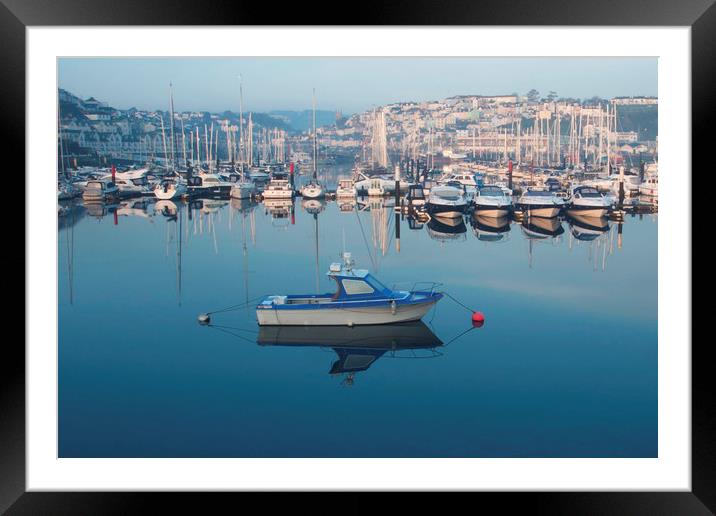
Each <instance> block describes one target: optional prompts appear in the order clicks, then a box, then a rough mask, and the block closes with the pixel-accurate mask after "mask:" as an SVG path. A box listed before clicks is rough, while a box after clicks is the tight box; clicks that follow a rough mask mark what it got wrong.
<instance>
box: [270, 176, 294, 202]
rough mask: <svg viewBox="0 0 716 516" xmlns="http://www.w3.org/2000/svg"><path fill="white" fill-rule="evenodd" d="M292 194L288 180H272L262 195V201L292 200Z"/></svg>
mask: <svg viewBox="0 0 716 516" xmlns="http://www.w3.org/2000/svg"><path fill="white" fill-rule="evenodd" d="M293 194H294V192H293V187H292V186H291V183H289V181H288V179H272V180H271V181H269V183H268V184H267V185H266V188H265V189H264V191H263V193H262V195H263V198H264V199H293Z"/></svg>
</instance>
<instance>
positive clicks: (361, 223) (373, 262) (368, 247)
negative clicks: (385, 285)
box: [355, 210, 377, 269]
mask: <svg viewBox="0 0 716 516" xmlns="http://www.w3.org/2000/svg"><path fill="white" fill-rule="evenodd" d="M355 214H356V218H357V219H358V225H359V226H360V232H361V234H362V235H363V242H365V248H366V250H367V251H368V257H369V258H370V262H371V263H372V264H373V268H374V269H376V268H377V267H376V265H375V260H374V259H373V254H372V253H371V252H370V246H369V245H368V239H367V238H366V237H365V231H363V222H361V220H360V216H359V215H358V210H356V211H355Z"/></svg>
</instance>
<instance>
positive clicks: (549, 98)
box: [547, 91, 557, 102]
mask: <svg viewBox="0 0 716 516" xmlns="http://www.w3.org/2000/svg"><path fill="white" fill-rule="evenodd" d="M556 98H557V92H556V91H550V92H549V95H547V102H552V101H553V100H554V99H556Z"/></svg>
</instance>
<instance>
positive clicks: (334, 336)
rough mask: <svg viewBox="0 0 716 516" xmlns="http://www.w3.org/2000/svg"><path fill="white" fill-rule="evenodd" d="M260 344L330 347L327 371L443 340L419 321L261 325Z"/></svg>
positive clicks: (356, 368)
mask: <svg viewBox="0 0 716 516" xmlns="http://www.w3.org/2000/svg"><path fill="white" fill-rule="evenodd" d="M257 343H258V344H259V345H261V346H288V347H320V348H332V349H333V350H334V351H335V352H336V353H337V354H338V360H337V361H335V362H334V363H333V364H332V366H331V369H330V371H329V373H330V374H341V373H349V374H350V373H356V372H360V371H365V370H367V369H368V368H369V367H370V366H371V365H372V364H373V363H374V362H375V361H376V360H377V359H379V358H380V357H382V356H383V355H385V354H386V353H388V354H389V356H390V355H393V354H398V353H400V352H401V351H411V352H412V351H415V350H421V349H423V350H433V349H435V348H438V347H440V346H442V345H443V342H442V341H441V340H440V339H439V338H438V337H437V336H436V335H435V334H434V333H433V332H432V331H430V328H428V327H427V326H426V325H425V324H424V323H423V322H422V321H417V322H409V323H401V324H390V325H378V326H357V327H353V328H349V327H347V326H322V327H321V326H319V327H316V326H311V327H306V326H261V328H260V330H259V335H258V339H257Z"/></svg>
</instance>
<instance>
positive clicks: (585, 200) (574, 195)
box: [567, 185, 613, 217]
mask: <svg viewBox="0 0 716 516" xmlns="http://www.w3.org/2000/svg"><path fill="white" fill-rule="evenodd" d="M612 205H613V201H612V199H611V198H610V197H607V196H605V195H604V194H603V193H601V192H600V191H599V190H597V189H596V188H595V187H593V186H584V185H580V186H575V187H573V188H572V191H571V194H570V197H569V199H568V207H567V212H568V213H569V214H575V213H579V214H582V215H585V216H589V217H604V216H605V215H607V213H609V210H610V209H611V208H612Z"/></svg>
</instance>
